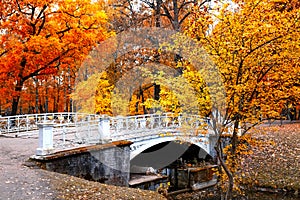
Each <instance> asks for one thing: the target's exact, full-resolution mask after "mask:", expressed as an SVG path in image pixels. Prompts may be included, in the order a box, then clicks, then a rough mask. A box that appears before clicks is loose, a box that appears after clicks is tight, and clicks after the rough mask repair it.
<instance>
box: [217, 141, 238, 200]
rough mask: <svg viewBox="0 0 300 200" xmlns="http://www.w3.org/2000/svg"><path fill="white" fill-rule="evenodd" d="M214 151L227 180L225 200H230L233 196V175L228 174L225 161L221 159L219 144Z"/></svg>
mask: <svg viewBox="0 0 300 200" xmlns="http://www.w3.org/2000/svg"><path fill="white" fill-rule="evenodd" d="M215 149H216V152H217V157H218V160H219V161H220V164H221V166H222V168H223V169H224V171H225V173H226V175H227V177H228V180H229V186H228V189H227V191H226V195H225V200H231V199H232V197H233V195H232V192H233V184H234V180H233V175H232V173H231V172H230V170H229V169H228V167H227V165H226V163H225V161H224V160H223V158H222V149H221V147H220V144H219V145H217V146H216V148H215Z"/></svg>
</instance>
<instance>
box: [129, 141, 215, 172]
mask: <svg viewBox="0 0 300 200" xmlns="http://www.w3.org/2000/svg"><path fill="white" fill-rule="evenodd" d="M211 159H212V157H211V156H210V155H209V154H208V153H207V152H206V151H205V150H204V149H203V148H201V147H199V146H197V145H196V144H192V143H182V142H178V141H166V142H162V143H159V144H156V145H154V146H151V147H150V148H147V149H146V150H144V151H143V152H141V153H140V154H138V155H137V156H136V157H134V158H133V159H132V160H131V161H130V166H131V169H132V171H131V172H132V173H138V172H136V171H135V170H136V169H143V168H144V169H147V168H148V167H152V168H153V169H156V170H161V169H164V168H169V167H171V166H174V165H175V164H176V165H179V166H180V165H182V166H184V165H186V166H197V164H200V163H204V162H210V161H211Z"/></svg>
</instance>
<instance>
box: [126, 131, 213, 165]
mask: <svg viewBox="0 0 300 200" xmlns="http://www.w3.org/2000/svg"><path fill="white" fill-rule="evenodd" d="M172 141H178V138H177V137H176V136H168V137H157V138H153V139H151V140H147V141H141V142H137V143H133V145H132V147H131V148H133V149H132V150H131V152H130V160H132V159H134V158H135V157H136V156H137V155H139V154H141V153H142V152H143V151H145V150H147V149H149V148H151V147H153V146H155V145H157V144H160V143H164V142H172ZM179 142H187V143H190V144H194V145H196V146H198V147H200V148H201V149H203V150H204V151H205V152H206V153H207V154H209V155H210V154H211V152H210V150H209V146H208V145H207V144H205V142H195V141H192V140H189V139H187V140H180V141H179ZM182 153H184V152H182Z"/></svg>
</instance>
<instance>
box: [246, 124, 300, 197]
mask: <svg viewBox="0 0 300 200" xmlns="http://www.w3.org/2000/svg"><path fill="white" fill-rule="evenodd" d="M253 136H254V137H255V138H258V139H260V140H263V141H264V142H265V144H264V145H262V146H261V147H255V148H253V152H254V153H253V154H252V155H247V156H245V158H244V159H243V169H244V174H243V177H244V181H245V182H246V183H250V184H253V186H256V187H265V188H273V189H284V190H294V191H296V192H297V191H298V190H300V124H299V123H294V124H284V125H281V126H280V125H276V126H263V127H259V128H257V129H256V130H255V131H254V133H253Z"/></svg>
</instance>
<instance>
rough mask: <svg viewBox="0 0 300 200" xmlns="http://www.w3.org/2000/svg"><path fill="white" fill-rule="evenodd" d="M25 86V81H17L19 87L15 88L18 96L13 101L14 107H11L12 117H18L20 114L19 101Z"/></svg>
mask: <svg viewBox="0 0 300 200" xmlns="http://www.w3.org/2000/svg"><path fill="white" fill-rule="evenodd" d="M23 84H24V82H23V80H20V81H17V85H16V86H15V92H16V96H15V97H13V100H12V107H11V113H10V115H16V114H17V112H18V106H19V101H20V92H21V91H22V87H23Z"/></svg>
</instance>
